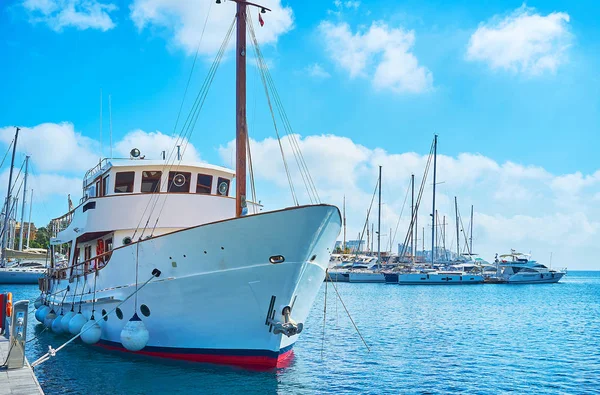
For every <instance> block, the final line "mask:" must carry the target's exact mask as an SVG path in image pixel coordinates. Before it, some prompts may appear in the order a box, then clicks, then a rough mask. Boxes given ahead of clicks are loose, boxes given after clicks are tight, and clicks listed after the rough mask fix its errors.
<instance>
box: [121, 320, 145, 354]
mask: <svg viewBox="0 0 600 395" xmlns="http://www.w3.org/2000/svg"><path fill="white" fill-rule="evenodd" d="M149 339H150V333H148V330H147V329H146V325H144V323H143V322H142V320H141V319H140V317H138V315H137V313H135V314H134V315H133V317H131V319H130V320H129V321H128V322H127V323H126V324H125V326H124V327H123V330H122V331H121V344H122V345H123V347H125V348H126V349H127V350H129V351H140V350H141V349H142V348H144V347H146V344H148V340H149Z"/></svg>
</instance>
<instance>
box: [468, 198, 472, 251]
mask: <svg viewBox="0 0 600 395" xmlns="http://www.w3.org/2000/svg"><path fill="white" fill-rule="evenodd" d="M469 254H473V205H471V235H470V236H469Z"/></svg>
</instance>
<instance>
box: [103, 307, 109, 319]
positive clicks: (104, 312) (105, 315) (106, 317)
mask: <svg viewBox="0 0 600 395" xmlns="http://www.w3.org/2000/svg"><path fill="white" fill-rule="evenodd" d="M102 317H104V321H108V315H107V314H106V310H104V309H102Z"/></svg>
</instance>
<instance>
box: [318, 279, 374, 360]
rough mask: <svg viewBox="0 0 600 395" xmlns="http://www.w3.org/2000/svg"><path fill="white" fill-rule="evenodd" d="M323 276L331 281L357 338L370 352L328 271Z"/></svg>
mask: <svg viewBox="0 0 600 395" xmlns="http://www.w3.org/2000/svg"><path fill="white" fill-rule="evenodd" d="M325 275H326V276H327V277H328V278H329V281H331V285H333V289H334V290H335V293H336V294H337V297H338V299H339V300H340V302H341V303H342V306H343V307H344V310H346V314H347V315H348V318H350V321H351V322H352V325H354V329H355V330H356V333H358V336H360V340H362V342H363V343H364V344H365V347H367V350H369V352H371V349H370V348H369V345H368V344H367V342H366V341H365V338H364V337H363V335H362V334H361V333H360V331H359V330H358V327H357V326H356V323H355V322H354V320H353V319H352V316H351V315H350V312H349V311H348V309H347V308H346V304H345V303H344V301H343V300H342V297H341V296H340V293H339V292H338V289H337V287H336V286H335V282H333V280H331V275H330V274H329V271H325Z"/></svg>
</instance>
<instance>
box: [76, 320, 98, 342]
mask: <svg viewBox="0 0 600 395" xmlns="http://www.w3.org/2000/svg"><path fill="white" fill-rule="evenodd" d="M101 335H102V328H101V327H100V324H98V321H96V320H95V319H91V320H89V321H88V322H86V323H85V325H84V326H83V328H81V334H80V335H79V337H81V341H83V342H84V343H87V344H95V343H98V340H100V336H101Z"/></svg>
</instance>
